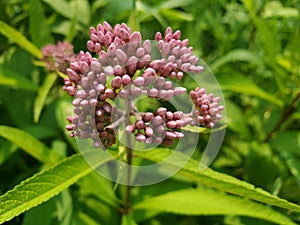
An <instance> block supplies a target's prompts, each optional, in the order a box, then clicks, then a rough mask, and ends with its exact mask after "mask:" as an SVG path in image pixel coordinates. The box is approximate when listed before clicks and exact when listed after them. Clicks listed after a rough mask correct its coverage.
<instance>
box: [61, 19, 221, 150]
mask: <svg viewBox="0 0 300 225" xmlns="http://www.w3.org/2000/svg"><path fill="white" fill-rule="evenodd" d="M180 36H181V34H180V31H176V32H174V33H173V32H172V30H171V28H167V30H166V32H165V36H164V38H163V37H162V35H161V33H157V34H156V35H155V39H156V41H155V42H154V43H152V42H150V41H149V40H145V41H142V36H141V33H140V32H136V31H135V32H132V31H131V29H130V28H129V27H128V26H127V25H126V24H125V23H122V24H117V25H115V27H114V28H112V27H111V25H110V24H108V23H107V22H104V23H103V24H99V25H98V26H97V27H96V28H94V27H91V28H90V40H89V41H88V42H87V47H88V50H89V52H86V53H85V52H83V51H81V52H80V53H79V55H78V58H77V59H76V60H74V61H73V62H72V63H71V64H70V68H68V69H67V70H66V72H67V74H68V78H66V79H65V80H64V81H65V85H64V87H63V89H64V90H65V91H66V92H67V93H68V94H69V95H71V96H74V100H73V106H74V115H73V116H70V117H68V118H67V119H68V121H69V122H70V124H69V125H67V129H68V130H69V131H72V132H71V136H74V137H75V136H77V137H79V138H80V139H87V138H91V139H92V140H93V141H94V146H95V147H100V146H101V147H102V148H106V147H108V146H111V145H113V144H114V143H115V142H116V134H115V128H116V127H117V126H119V125H120V124H121V123H125V122H126V120H125V118H126V116H125V115H129V117H130V118H131V119H130V120H127V121H130V123H128V124H126V128H125V131H126V132H127V133H128V134H132V135H134V136H135V140H136V141H139V142H145V143H147V144H150V143H155V144H165V145H171V144H173V141H174V140H176V139H180V138H182V137H183V134H182V133H181V132H180V128H182V127H184V126H186V125H195V121H196V122H198V124H200V125H203V126H206V127H208V128H212V127H214V125H215V124H216V123H217V122H218V120H219V119H220V118H221V111H222V110H223V107H222V106H219V98H218V97H216V98H214V97H213V95H212V94H206V93H205V90H204V89H203V88H201V89H200V88H197V89H196V90H194V91H192V92H191V93H190V97H191V100H192V102H193V103H194V105H195V106H194V109H193V110H192V112H191V113H187V114H184V113H183V112H181V111H176V112H171V111H169V110H167V109H166V108H164V107H160V108H158V109H157V110H155V111H154V112H141V113H140V112H137V109H136V107H135V105H134V101H133V100H134V99H135V98H137V97H138V96H141V95H145V96H147V97H149V98H154V99H158V100H164V101H165V100H168V99H171V98H172V97H174V96H177V95H182V94H184V93H186V91H187V89H186V88H184V87H180V86H175V85H174V82H173V81H172V79H173V80H174V79H177V80H181V79H182V78H183V76H184V74H185V73H199V72H201V71H202V70H203V67H201V66H199V65H197V63H198V57H197V56H195V55H193V54H192V50H193V49H192V48H191V47H188V40H187V39H185V40H180ZM153 48H156V49H158V51H159V52H160V53H161V57H160V58H159V59H157V58H156V59H151V52H152V49H153ZM92 52H94V53H95V54H96V56H95V57H93V56H92ZM117 97H119V98H120V99H123V100H124V101H125V102H126V104H127V105H128V106H129V107H127V108H126V110H125V111H122V110H120V109H118V108H117V106H116V105H114V104H113V102H114V100H116V98H117ZM113 112H117V113H113Z"/></svg>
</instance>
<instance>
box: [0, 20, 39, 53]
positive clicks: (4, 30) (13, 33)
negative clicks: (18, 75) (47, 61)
mask: <svg viewBox="0 0 300 225" xmlns="http://www.w3.org/2000/svg"><path fill="white" fill-rule="evenodd" d="M0 33H1V34H2V35H4V36H5V37H7V38H8V39H9V40H11V41H13V42H15V43H16V44H17V45H19V46H20V47H21V48H23V49H24V50H26V51H27V52H29V53H30V54H31V55H33V56H35V57H37V58H41V57H42V53H41V51H40V50H39V49H38V47H36V46H35V45H34V44H32V43H31V42H30V41H29V40H28V39H27V38H26V37H25V36H24V35H23V34H21V33H20V32H19V31H18V30H16V29H15V28H13V27H11V26H9V25H8V24H6V23H5V22H3V21H0Z"/></svg>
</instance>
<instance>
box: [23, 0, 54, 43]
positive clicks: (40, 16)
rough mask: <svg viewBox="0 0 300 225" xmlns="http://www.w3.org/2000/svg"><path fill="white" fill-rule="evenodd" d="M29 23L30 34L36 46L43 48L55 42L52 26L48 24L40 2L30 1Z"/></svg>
mask: <svg viewBox="0 0 300 225" xmlns="http://www.w3.org/2000/svg"><path fill="white" fill-rule="evenodd" d="M29 23H30V29H29V32H30V36H31V39H32V42H33V43H34V44H36V45H37V46H38V47H43V46H45V45H46V44H49V43H52V42H53V38H52V37H51V32H50V29H49V27H50V26H48V24H47V18H46V16H45V13H44V10H43V6H42V4H41V1H40V0H38V1H37V0H30V1H29Z"/></svg>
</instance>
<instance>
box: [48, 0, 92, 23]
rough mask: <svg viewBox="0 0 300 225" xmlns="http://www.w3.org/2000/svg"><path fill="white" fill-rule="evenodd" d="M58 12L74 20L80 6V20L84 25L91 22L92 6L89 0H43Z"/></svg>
mask: <svg viewBox="0 0 300 225" xmlns="http://www.w3.org/2000/svg"><path fill="white" fill-rule="evenodd" d="M43 2H45V3H47V4H48V5H49V6H50V7H51V8H52V9H53V10H55V11H56V12H57V13H58V14H60V15H62V16H64V17H66V18H68V19H70V20H72V18H73V15H74V13H75V12H76V8H78V14H79V15H80V16H78V18H77V19H78V21H79V22H81V23H82V24H84V25H88V24H89V20H90V6H89V3H88V1H87V0H80V1H77V0H76V1H71V2H69V1H65V0H43Z"/></svg>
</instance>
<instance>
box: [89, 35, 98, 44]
mask: <svg viewBox="0 0 300 225" xmlns="http://www.w3.org/2000/svg"><path fill="white" fill-rule="evenodd" d="M90 37H91V41H92V42H94V43H95V42H98V37H97V34H91V35H90Z"/></svg>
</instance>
